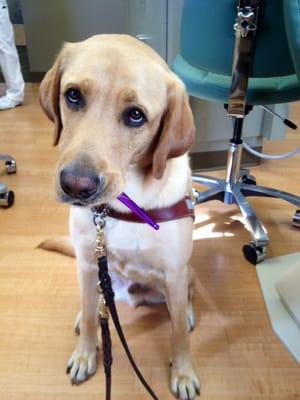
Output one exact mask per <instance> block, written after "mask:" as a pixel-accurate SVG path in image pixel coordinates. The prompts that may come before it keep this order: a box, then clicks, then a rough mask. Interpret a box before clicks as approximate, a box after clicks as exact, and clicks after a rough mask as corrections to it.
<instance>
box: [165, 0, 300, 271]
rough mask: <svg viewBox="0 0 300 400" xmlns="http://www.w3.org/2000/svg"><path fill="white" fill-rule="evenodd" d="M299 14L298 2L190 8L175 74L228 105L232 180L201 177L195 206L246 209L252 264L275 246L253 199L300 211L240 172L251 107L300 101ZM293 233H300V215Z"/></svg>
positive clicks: (192, 89)
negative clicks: (274, 200)
mask: <svg viewBox="0 0 300 400" xmlns="http://www.w3.org/2000/svg"><path fill="white" fill-rule="evenodd" d="M297 7H298V0H239V1H238V0H218V1H212V0H201V1H199V0H185V2H184V7H183V15H182V22H181V50H180V54H179V55H178V56H177V57H176V59H175V61H174V63H173V66H172V68H173V71H174V72H175V73H176V74H177V75H178V76H179V77H180V78H181V79H182V80H183V82H184V83H185V85H186V87H187V90H188V92H189V94H190V95H192V96H195V97H198V98H202V99H207V100H212V101H219V102H222V103H223V104H224V105H225V108H226V109H227V114H228V116H230V117H232V119H233V127H234V128H233V136H232V139H231V140H230V144H229V151H228V161H227V170H226V178H225V179H217V178H211V177H209V176H202V175H194V176H193V181H194V182H196V183H199V184H201V185H205V186H207V187H208V188H209V189H208V190H207V191H204V192H197V193H196V204H199V203H204V202H207V201H209V200H220V201H222V202H224V203H225V204H236V205H237V206H238V207H239V209H240V211H241V214H242V216H243V218H244V220H245V223H246V226H247V228H248V230H249V232H250V235H251V238H252V241H251V242H250V243H248V244H246V245H244V247H243V252H244V256H245V257H246V259H247V260H248V261H249V262H251V263H252V264H257V263H259V262H261V261H262V260H264V259H265V258H266V249H267V245H268V243H269V238H268V235H267V231H266V229H265V227H264V226H263V224H262V222H261V221H260V220H259V219H258V217H257V216H256V214H255V212H254V210H253V208H252V207H251V205H250V204H249V202H248V200H247V197H250V196H261V197H273V198H280V199H283V200H285V201H288V202H290V203H291V204H293V205H295V206H296V207H297V208H299V209H300V197H299V196H295V195H293V194H290V193H286V192H282V191H280V190H277V189H272V188H267V187H263V186H259V185H256V180H255V178H254V177H253V176H251V175H249V174H248V173H246V174H245V173H244V172H243V171H242V170H241V168H240V163H241V156H242V147H243V140H242V128H243V121H244V118H245V116H246V115H247V114H248V113H249V112H250V111H251V109H252V107H253V106H254V105H265V104H278V103H284V102H291V101H295V100H299V99H300V84H299V80H298V76H299V77H300V36H299V35H297V32H299V30H300V18H299V10H298V8H297ZM234 31H235V35H234V34H233V32H234ZM234 36H235V39H234ZM232 53H233V61H232ZM297 74H298V76H297ZM294 225H295V226H297V227H300V211H299V210H297V211H296V213H295V216H294Z"/></svg>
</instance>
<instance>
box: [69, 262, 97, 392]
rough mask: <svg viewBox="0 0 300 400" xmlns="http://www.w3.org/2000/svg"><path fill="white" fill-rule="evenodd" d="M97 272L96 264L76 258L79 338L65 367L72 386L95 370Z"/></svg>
mask: <svg viewBox="0 0 300 400" xmlns="http://www.w3.org/2000/svg"><path fill="white" fill-rule="evenodd" d="M97 271H98V267H97V264H96V262H88V261H86V260H84V259H81V258H78V276H79V283H80V291H81V316H80V321H79V332H80V336H79V340H78V344H77V347H76V349H75V351H74V352H73V354H72V356H71V358H70V360H69V362H68V367H67V372H68V373H69V374H70V378H71V382H72V383H73V384H79V383H82V382H84V381H85V380H87V379H88V378H89V377H90V376H91V375H93V374H94V373H95V372H96V369H97V327H98V318H97V305H98V293H97Z"/></svg>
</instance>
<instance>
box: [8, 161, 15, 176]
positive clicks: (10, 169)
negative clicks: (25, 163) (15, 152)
mask: <svg viewBox="0 0 300 400" xmlns="http://www.w3.org/2000/svg"><path fill="white" fill-rule="evenodd" d="M5 169H6V173H7V174H15V173H16V172H17V164H16V162H15V161H6V163H5Z"/></svg>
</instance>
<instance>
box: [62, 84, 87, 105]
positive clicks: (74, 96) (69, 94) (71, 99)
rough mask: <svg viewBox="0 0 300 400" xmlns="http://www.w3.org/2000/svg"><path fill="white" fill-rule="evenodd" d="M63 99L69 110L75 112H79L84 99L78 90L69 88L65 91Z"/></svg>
mask: <svg viewBox="0 0 300 400" xmlns="http://www.w3.org/2000/svg"><path fill="white" fill-rule="evenodd" d="M65 99H66V102H67V105H68V106H69V107H70V108H73V109H75V110H79V109H80V108H82V107H83V106H84V98H83V95H82V94H81V92H80V90H78V89H74V88H70V89H68V90H67V91H66V93H65Z"/></svg>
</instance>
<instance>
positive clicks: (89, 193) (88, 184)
mask: <svg viewBox="0 0 300 400" xmlns="http://www.w3.org/2000/svg"><path fill="white" fill-rule="evenodd" d="M103 186H104V178H101V177H99V175H97V174H96V173H95V171H93V170H91V169H82V168H78V167H73V166H72V167H70V166H69V167H65V168H64V169H62V170H61V172H60V187H61V189H62V191H63V193H64V194H65V195H67V196H68V197H69V198H70V199H74V200H80V201H88V200H90V199H91V198H93V197H95V195H100V194H101V193H102V191H103Z"/></svg>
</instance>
